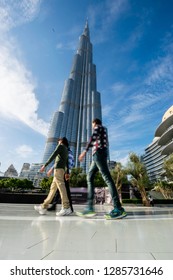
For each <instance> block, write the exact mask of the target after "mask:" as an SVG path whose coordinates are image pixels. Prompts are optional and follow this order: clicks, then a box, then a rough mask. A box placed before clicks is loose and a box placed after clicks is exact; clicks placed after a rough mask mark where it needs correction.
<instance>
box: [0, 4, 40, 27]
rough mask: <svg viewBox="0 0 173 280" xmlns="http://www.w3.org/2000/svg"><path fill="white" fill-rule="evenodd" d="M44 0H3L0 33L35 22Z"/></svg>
mask: <svg viewBox="0 0 173 280" xmlns="http://www.w3.org/2000/svg"><path fill="white" fill-rule="evenodd" d="M41 1H42V0H15V1H14V0H1V1H0V31H7V30H9V29H11V28H13V27H15V26H19V25H21V24H23V23H25V22H29V21H31V20H33V19H34V18H35V17H36V15H37V14H38V11H39V8H40V4H41Z"/></svg>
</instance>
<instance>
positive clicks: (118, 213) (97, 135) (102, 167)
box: [77, 119, 127, 219]
mask: <svg viewBox="0 0 173 280" xmlns="http://www.w3.org/2000/svg"><path fill="white" fill-rule="evenodd" d="M92 127H93V134H92V136H91V138H90V141H89V142H88V144H87V146H86V149H85V151H83V152H82V153H81V154H80V155H79V161H82V160H83V159H84V157H85V155H86V153H87V151H88V150H89V148H90V147H92V155H93V159H92V163H91V166H90V168H89V172H88V174H87V185H88V202H87V208H86V209H85V210H84V211H83V212H82V213H79V212H78V213H77V215H79V216H83V217H93V216H95V215H96V213H95V211H94V207H93V201H94V177H95V175H96V173H97V172H98V171H100V173H101V175H102V177H103V179H104V181H105V183H106V185H107V186H108V188H109V191H110V194H111V196H112V202H113V207H114V209H113V210H112V211H110V213H107V214H106V215H105V218H106V219H119V218H123V217H125V216H126V215H127V213H126V212H125V210H124V208H123V207H122V205H121V202H120V200H119V196H118V192H117V189H116V186H115V184H114V181H113V179H112V177H111V174H110V171H109V168H108V164H107V156H108V150H107V148H108V135H107V129H106V128H105V127H104V126H102V122H101V120H99V119H94V120H93V122H92Z"/></svg>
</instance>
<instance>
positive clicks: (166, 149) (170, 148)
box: [161, 141, 173, 156]
mask: <svg viewBox="0 0 173 280" xmlns="http://www.w3.org/2000/svg"><path fill="white" fill-rule="evenodd" d="M172 153H173V141H171V142H170V143H169V144H168V145H166V146H165V147H164V148H163V150H162V152H161V154H162V155H167V156H169V155H170V154H172Z"/></svg>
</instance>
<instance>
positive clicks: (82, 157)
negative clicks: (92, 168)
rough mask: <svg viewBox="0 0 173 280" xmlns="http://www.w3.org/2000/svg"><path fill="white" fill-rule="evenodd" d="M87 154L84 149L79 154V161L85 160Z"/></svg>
mask: <svg viewBox="0 0 173 280" xmlns="http://www.w3.org/2000/svg"><path fill="white" fill-rule="evenodd" d="M85 155H86V150H85V151H83V152H82V153H81V154H80V155H79V161H83V159H84V157H85Z"/></svg>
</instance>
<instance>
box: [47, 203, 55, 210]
mask: <svg viewBox="0 0 173 280" xmlns="http://www.w3.org/2000/svg"><path fill="white" fill-rule="evenodd" d="M47 211H56V204H52V205H51V206H50V207H48V208H47Z"/></svg>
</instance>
